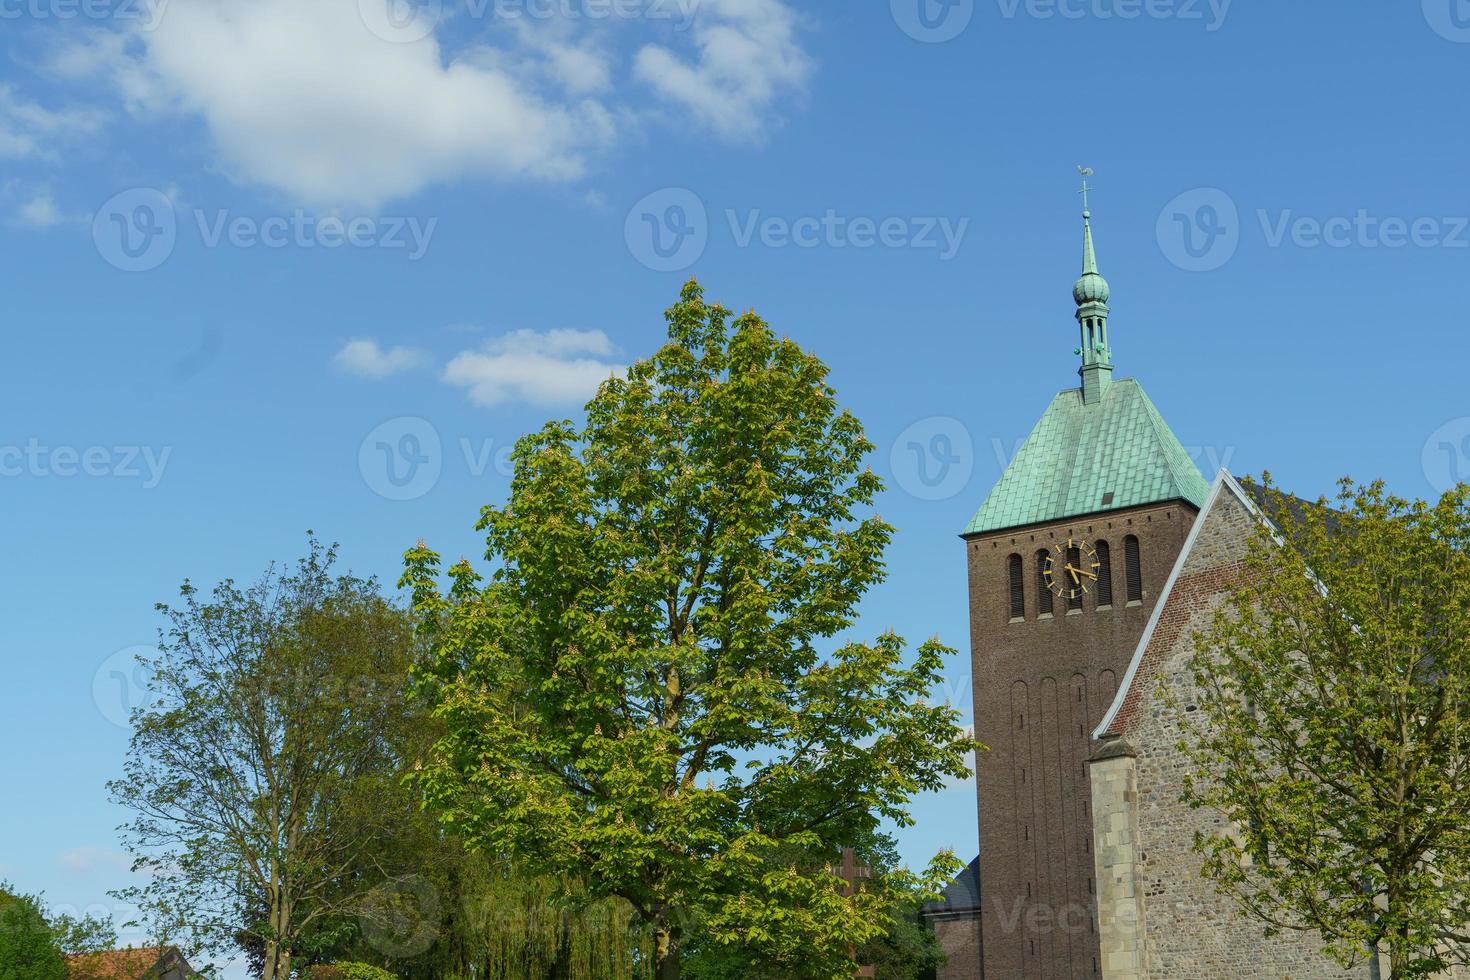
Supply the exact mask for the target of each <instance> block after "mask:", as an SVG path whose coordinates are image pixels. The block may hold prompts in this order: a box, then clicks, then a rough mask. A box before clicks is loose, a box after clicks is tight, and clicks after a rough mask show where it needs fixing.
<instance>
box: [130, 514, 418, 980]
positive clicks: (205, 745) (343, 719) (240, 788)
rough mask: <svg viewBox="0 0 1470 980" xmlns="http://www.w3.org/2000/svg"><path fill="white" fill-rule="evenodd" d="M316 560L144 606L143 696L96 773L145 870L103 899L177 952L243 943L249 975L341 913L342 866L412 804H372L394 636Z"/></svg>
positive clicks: (390, 691) (273, 969) (347, 897)
mask: <svg viewBox="0 0 1470 980" xmlns="http://www.w3.org/2000/svg"><path fill="white" fill-rule="evenodd" d="M334 559H335V554H334V551H333V549H330V548H324V547H323V546H321V545H320V544H318V543H317V542H316V541H315V540H314V539H313V540H312V541H311V546H310V551H309V553H308V554H307V555H306V556H305V557H304V558H302V559H301V560H300V561H299V562H298V563H297V564H296V566H295V568H294V569H292V570H286V569H278V568H274V567H273V568H272V569H271V570H270V571H269V572H268V573H267V574H266V575H265V576H263V577H262V578H261V579H260V580H259V581H258V582H257V583H255V584H254V585H251V586H249V587H245V588H240V587H238V586H236V585H235V584H234V582H233V581H230V580H226V581H224V582H222V583H221V584H220V585H219V586H217V587H216V588H215V589H214V590H213V592H212V594H211V595H210V596H209V597H208V598H207V599H206V598H205V597H203V596H201V595H200V594H199V593H198V592H197V590H196V589H195V588H194V587H193V586H192V585H191V584H189V583H187V582H186V583H185V584H184V586H183V588H182V590H181V602H180V605H179V606H177V607H172V608H171V607H168V606H162V605H161V606H160V607H159V609H160V611H161V612H163V613H164V614H165V616H166V619H167V624H168V625H167V629H166V631H165V632H164V635H163V637H162V641H161V643H160V647H159V653H158V655H157V657H156V658H154V659H153V660H152V661H151V662H149V663H148V664H146V665H145V666H146V667H147V669H148V671H149V674H150V677H151V682H150V687H149V693H150V695H151V696H150V698H149V703H148V704H147V705H146V706H145V707H143V708H141V709H139V710H137V711H135V712H134V716H133V719H132V724H133V736H132V742H131V746H130V750H129V754H128V758H127V761H126V763H125V766H124V777H123V778H121V779H118V780H115V781H113V782H112V783H110V784H109V789H110V790H111V792H112V795H113V797H114V799H115V800H116V801H117V802H119V803H121V804H122V805H123V806H125V807H127V808H128V809H130V810H131V811H133V814H134V817H133V820H132V822H131V823H130V824H129V826H128V827H127V828H125V830H126V835H125V840H126V842H127V844H128V846H129V848H130V849H131V850H132V852H133V854H134V858H135V862H134V865H135V868H136V869H137V870H140V871H145V872H147V874H148V875H149V876H150V880H149V882H148V883H147V884H146V885H143V886H140V887H136V888H132V889H129V890H127V891H125V892H122V893H120V896H119V897H122V898H125V899H128V900H131V901H134V902H137V903H138V905H139V906H140V907H141V908H142V909H143V910H144V912H145V914H147V916H148V917H149V919H150V922H151V924H152V925H153V928H154V932H155V933H156V934H157V935H158V936H159V937H160V938H166V939H168V940H169V941H176V942H179V943H181V944H182V945H184V947H185V948H186V951H187V952H188V953H190V954H193V953H195V952H197V951H199V950H201V949H203V950H209V951H214V952H221V951H224V950H225V949H227V948H229V947H231V946H234V945H237V944H243V945H246V946H247V947H249V946H251V945H252V944H254V945H255V946H256V947H257V948H258V952H259V957H260V975H261V976H262V977H264V978H265V980H284V978H286V977H289V976H290V975H291V970H292V961H293V958H295V957H297V956H298V955H301V954H309V953H310V951H311V949H312V945H313V943H317V942H326V941H331V939H332V938H333V937H332V935H331V932H330V930H328V929H327V928H326V927H327V926H329V925H332V926H333V927H334V928H342V926H341V925H340V923H339V920H340V917H342V916H343V915H348V914H355V912H356V910H357V908H358V906H359V904H360V900H361V888H362V887H364V886H361V885H359V884H358V883H355V882H353V881H352V880H351V879H350V877H349V872H351V871H353V870H357V869H359V868H360V862H361V861H362V860H363V857H364V855H373V854H375V853H378V852H376V851H375V850H374V847H373V843H374V841H376V840H380V839H391V838H393V837H395V836H396V835H398V834H400V833H401V832H402V827H401V825H402V822H403V821H404V820H405V819H408V818H410V817H411V815H412V812H413V811H412V808H411V807H403V806H385V805H382V801H383V800H384V798H385V797H386V798H389V799H391V798H394V796H395V794H396V793H397V792H398V782H399V779H400V774H401V772H402V759H401V755H400V749H401V744H400V741H399V739H400V737H401V735H402V733H403V732H404V731H405V730H406V722H405V720H404V714H405V711H406V705H405V701H404V698H403V697H402V696H401V695H402V691H403V689H404V678H405V677H406V675H407V673H408V671H409V669H410V665H411V660H412V643H413V638H412V631H411V629H410V627H409V625H408V622H407V618H406V616H405V614H404V612H403V611H402V610H399V609H397V608H395V607H393V606H392V605H391V604H390V603H389V602H387V601H386V600H385V599H384V598H383V597H382V596H381V595H380V594H379V591H378V588H377V586H376V584H375V583H374V582H372V581H371V580H365V579H360V578H356V577H354V576H352V575H335V574H334V573H333V564H334ZM375 870H376V875H375V878H374V879H373V880H376V881H382V880H384V879H385V878H392V877H393V876H394V875H395V874H397V873H399V872H398V869H394V868H389V867H379V868H376V869H375ZM242 919H243V922H242Z"/></svg>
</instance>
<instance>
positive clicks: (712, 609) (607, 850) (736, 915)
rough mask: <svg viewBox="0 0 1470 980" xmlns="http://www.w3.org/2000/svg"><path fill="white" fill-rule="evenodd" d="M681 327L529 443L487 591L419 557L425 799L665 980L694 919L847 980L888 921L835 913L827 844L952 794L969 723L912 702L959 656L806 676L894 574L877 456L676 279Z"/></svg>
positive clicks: (785, 345)
mask: <svg viewBox="0 0 1470 980" xmlns="http://www.w3.org/2000/svg"><path fill="white" fill-rule="evenodd" d="M667 318H668V323H669V337H670V340H669V343H668V344H667V345H666V346H664V347H663V348H662V349H660V350H659V351H658V352H657V353H656V354H655V355H654V356H653V357H652V358H650V359H648V360H645V361H641V362H639V363H637V364H635V365H634V366H633V367H632V368H631V369H630V370H629V372H628V375H627V377H626V378H617V379H612V380H609V381H608V382H606V383H605V384H604V385H603V386H602V388H601V389H600V391H599V393H598V394H597V396H596V397H595V398H594V399H593V401H592V402H591V403H590V404H589V405H588V406H587V421H586V424H585V426H583V427H580V428H578V427H576V426H574V425H573V424H572V423H570V422H555V423H550V424H548V425H547V426H546V427H545V428H543V429H542V430H541V431H539V432H537V433H534V434H532V435H529V436H527V437H525V438H523V439H521V440H520V441H519V442H518V443H517V445H516V448H515V451H514V454H513V460H514V464H515V473H514V477H513V480H512V486H511V494H510V499H509V501H508V503H507V504H506V505H505V506H503V507H493V506H492V507H487V508H485V510H484V511H483V513H482V517H481V520H480V523H479V528H480V530H482V531H484V532H485V533H486V536H487V558H488V559H490V560H491V561H493V562H495V563H496V567H495V568H494V571H493V573H492V574H491V575H490V578H489V580H488V582H486V581H484V580H482V579H481V577H480V576H479V574H478V573H477V572H476V571H475V570H474V569H473V568H472V566H471V565H470V564H468V563H467V562H463V561H461V562H460V563H458V564H456V565H454V566H453V567H452V568H450V569H449V577H450V580H451V583H452V584H451V586H450V588H449V591H448V593H447V594H441V592H440V589H439V584H438V576H439V572H440V559H439V556H438V555H437V554H435V553H434V552H433V551H431V550H430V549H429V548H428V547H426V546H422V545H421V546H420V547H417V548H415V549H413V550H412V551H410V552H409V554H408V556H407V567H406V572H405V575H404V582H405V584H407V585H409V586H411V587H412V589H413V592H414V606H415V608H416V610H417V611H418V613H419V614H420V617H421V622H422V628H423V630H424V633H425V636H426V637H427V639H428V640H429V642H430V643H431V646H432V653H431V658H430V666H429V669H428V670H427V671H425V676H426V677H429V678H432V679H433V681H434V685H433V687H434V690H435V698H436V708H435V711H436V714H437V716H438V717H439V719H440V720H441V722H442V723H443V725H444V728H445V733H444V736H443V738H442V739H441V740H440V741H439V743H438V746H437V750H436V752H435V755H434V757H433V759H432V760H431V762H430V764H428V765H426V766H425V768H424V769H423V770H422V772H421V773H420V784H421V785H422V786H423V787H424V790H425V792H426V793H427V795H428V796H429V798H430V799H431V800H432V801H433V802H434V804H436V805H437V806H438V807H439V808H440V809H441V811H442V812H443V814H444V818H445V820H446V823H447V825H448V826H450V827H452V828H453V829H454V831H455V832H456V833H457V834H460V835H462V836H463V837H464V839H465V840H466V841H468V842H469V843H470V844H471V845H472V846H474V847H477V848H479V849H482V850H484V851H485V852H487V853H490V854H508V855H513V856H514V857H515V859H516V860H518V861H521V862H524V864H525V866H526V867H527V868H529V869H533V870H534V871H536V872H537V873H541V874H549V875H568V876H577V877H580V878H581V879H582V881H583V882H584V884H585V887H586V889H587V893H588V895H589V897H593V898H602V897H612V898H617V899H620V900H622V901H624V902H626V903H627V904H628V906H629V907H630V908H631V909H632V910H633V912H634V914H635V916H636V917H637V919H638V921H639V922H641V923H643V924H644V925H645V926H646V928H647V929H648V930H649V932H650V933H651V935H652V937H653V942H654V955H655V959H656V960H657V963H658V967H659V971H660V974H661V975H662V976H672V975H674V973H675V971H676V969H677V963H678V952H679V943H680V938H681V935H682V934H683V932H684V930H685V928H686V926H687V925H689V924H690V923H693V922H695V921H697V922H698V926H699V928H700V929H701V930H703V931H704V933H705V934H706V935H707V936H708V937H710V938H711V939H712V941H714V942H717V943H721V944H726V945H731V946H737V945H738V946H739V947H740V948H742V949H744V950H747V951H750V952H752V953H753V954H754V955H756V956H758V957H760V958H761V960H762V961H763V962H764V963H766V964H768V965H775V966H779V967H780V969H782V970H783V971H785V973H786V974H787V975H791V976H813V977H836V976H849V975H850V974H851V969H852V966H851V961H850V960H849V959H848V951H849V944H858V945H861V944H862V943H864V942H866V941H868V940H869V939H873V938H875V937H877V936H880V935H882V934H883V933H884V932H885V931H886V929H887V928H888V922H889V918H890V915H891V902H890V898H889V896H888V895H886V894H885V893H884V883H883V881H882V880H881V879H879V880H876V881H875V882H874V883H873V887H871V888H870V889H867V890H862V891H859V892H858V893H857V894H856V895H854V896H852V897H844V896H843V895H842V894H841V893H840V891H839V889H838V888H837V887H836V885H837V882H836V880H835V879H834V877H833V875H832V873H831V870H830V865H831V864H833V863H835V860H836V855H837V853H838V849H839V848H840V847H841V846H842V845H843V844H844V843H848V842H854V841H861V840H864V839H867V838H868V837H870V836H871V835H872V834H874V833H875V831H876V828H877V827H878V825H879V823H880V821H882V820H884V819H887V820H891V821H894V822H895V823H898V824H900V825H904V824H908V823H910V822H911V821H910V817H909V813H908V801H909V799H910V797H911V796H912V795H913V794H914V793H916V792H919V791H921V790H932V789H937V788H939V787H940V786H941V785H943V783H944V781H945V780H946V779H948V778H960V777H963V776H965V775H966V774H967V772H968V770H967V767H966V757H967V755H968V753H969V751H970V750H971V749H972V747H973V742H972V741H970V740H969V739H967V738H966V737H965V735H964V734H963V733H962V732H961V731H960V730H959V729H958V728H957V727H956V725H955V722H956V717H957V716H956V713H955V712H954V711H953V710H951V709H950V708H949V707H948V706H930V705H927V704H926V703H925V702H924V700H923V699H924V698H925V697H926V696H927V695H928V694H929V692H930V690H931V688H932V687H933V686H934V684H935V683H936V681H937V680H938V679H939V672H940V670H941V668H942V664H943V658H944V656H945V654H947V653H949V652H951V651H949V650H947V649H946V648H945V647H943V646H941V645H940V644H939V643H938V642H937V641H931V642H928V643H926V644H924V645H923V646H921V647H920V648H919V649H918V651H917V653H916V654H914V655H912V656H910V654H909V653H908V651H907V650H906V648H905V645H904V642H903V641H902V640H901V639H900V638H899V637H897V636H894V635H892V634H884V635H882V636H879V637H877V638H876V639H875V640H872V641H870V642H858V641H851V642H844V643H841V644H839V645H837V646H836V649H835V650H833V651H832V652H831V653H830V654H829V655H827V656H825V657H824V656H823V655H822V653H821V652H820V651H819V646H820V645H822V644H824V643H827V642H828V641H831V640H832V639H833V638H834V637H836V636H837V635H838V634H840V633H842V632H843V631H845V630H847V629H848V628H849V627H851V626H852V624H853V621H854V616H855V608H856V606H857V603H858V601H859V600H860V599H861V597H862V596H863V595H864V594H865V593H866V592H867V591H868V590H869V589H871V588H872V587H874V586H875V585H877V584H878V583H879V582H881V581H882V579H883V576H884V565H883V552H884V549H885V547H886V545H887V544H888V542H889V540H890V537H891V535H892V529H891V528H890V527H889V526H888V525H887V524H886V523H884V522H883V521H882V520H881V519H880V518H878V517H877V516H874V515H872V514H864V513H862V512H863V511H864V510H866V509H867V508H869V507H870V506H871V504H872V502H873V500H874V497H875V495H876V494H877V493H878V491H879V489H880V481H879V480H878V478H877V477H876V476H875V475H874V474H873V473H872V472H871V471H870V470H868V469H867V468H866V465H865V462H864V459H865V456H866V454H867V453H868V452H869V451H870V450H871V449H872V446H871V444H870V443H869V442H868V440H867V438H866V437H865V436H864V434H863V430H862V427H861V426H860V425H859V423H858V422H857V420H856V419H855V418H853V417H852V416H851V415H850V414H848V413H847V412H845V411H843V410H841V409H840V408H839V406H838V405H837V402H836V398H835V393H834V392H833V390H832V389H831V388H830V387H829V386H828V384H827V380H826V376H827V371H826V368H825V367H824V366H823V365H822V363H821V362H820V361H818V360H817V359H816V358H815V357H813V356H812V355H810V354H808V353H806V352H805V351H803V350H802V349H801V348H800V347H798V346H797V345H796V344H795V343H793V342H792V341H790V340H783V339H778V338H777V337H776V336H775V335H774V334H773V333H772V331H771V330H770V329H769V328H768V327H767V326H766V324H765V323H764V322H762V321H761V320H760V318H759V317H757V316H756V315H755V314H754V313H750V314H746V315H745V316H742V317H740V318H738V319H737V320H734V321H733V323H732V322H731V320H730V315H729V313H728V311H726V310H725V309H723V308H721V307H719V306H715V305H708V304H706V303H705V302H704V301H703V296H702V292H701V290H700V288H699V286H698V285H697V284H695V283H690V284H689V285H688V286H687V287H686V288H685V290H684V292H683V295H682V297H681V300H680V302H679V303H678V304H677V305H675V306H674V307H673V308H672V309H671V310H670V311H669V313H668V317H667ZM865 857H866V856H865Z"/></svg>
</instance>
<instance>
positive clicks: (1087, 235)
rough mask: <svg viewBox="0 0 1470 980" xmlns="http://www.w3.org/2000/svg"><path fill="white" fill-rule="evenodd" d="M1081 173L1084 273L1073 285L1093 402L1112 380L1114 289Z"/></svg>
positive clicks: (1088, 396) (1085, 172)
mask: <svg viewBox="0 0 1470 980" xmlns="http://www.w3.org/2000/svg"><path fill="white" fill-rule="evenodd" d="M1077 169H1078V170H1079V171H1080V172H1081V174H1082V276H1081V278H1079V279H1078V280H1077V282H1076V284H1075V285H1073V286H1072V298H1073V299H1074V300H1076V302H1077V325H1078V327H1079V328H1080V329H1081V333H1082V345H1081V346H1080V347H1078V348H1077V353H1078V354H1081V355H1082V367H1081V369H1080V370H1079V371H1078V373H1079V374H1080V375H1082V400H1083V402H1084V403H1085V404H1088V405H1092V404H1095V403H1097V402H1099V401H1101V400H1102V397H1103V395H1104V394H1105V393H1106V392H1107V389H1108V385H1109V384H1111V383H1112V380H1113V351H1112V348H1111V347H1110V346H1109V345H1108V300H1109V299H1110V298H1111V297H1112V290H1111V289H1109V288H1108V281H1107V280H1106V279H1104V278H1103V277H1102V275H1101V274H1100V273H1099V272H1098V271H1097V252H1096V250H1095V249H1094V248H1093V244H1092V212H1091V211H1090V210H1089V209H1088V206H1087V192H1088V191H1089V190H1090V189H1091V188H1089V187H1088V186H1087V178H1088V177H1091V176H1092V170H1091V169H1090V168H1088V167H1078V168H1077Z"/></svg>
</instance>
